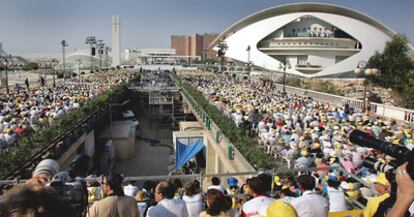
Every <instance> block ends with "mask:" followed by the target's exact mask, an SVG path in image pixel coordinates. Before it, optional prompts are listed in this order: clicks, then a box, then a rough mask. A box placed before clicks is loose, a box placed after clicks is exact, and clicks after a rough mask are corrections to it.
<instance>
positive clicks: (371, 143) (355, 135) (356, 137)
mask: <svg viewBox="0 0 414 217" xmlns="http://www.w3.org/2000/svg"><path fill="white" fill-rule="evenodd" d="M349 141H351V142H352V143H354V144H356V145H359V146H364V147H368V148H373V149H376V150H378V151H381V152H382V153H384V154H386V155H389V156H391V157H393V158H394V159H395V160H394V161H393V162H392V164H393V165H394V167H395V168H396V167H398V166H400V165H402V164H404V163H405V162H408V165H407V172H408V174H409V175H410V177H411V179H413V180H414V151H411V150H410V149H408V148H406V147H404V146H401V145H398V144H392V143H389V142H384V141H381V140H378V139H376V138H374V137H372V136H370V135H369V134H368V133H366V132H363V131H361V130H353V131H352V132H351V133H350V135H349Z"/></svg>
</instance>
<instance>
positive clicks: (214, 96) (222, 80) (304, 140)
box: [181, 73, 414, 216]
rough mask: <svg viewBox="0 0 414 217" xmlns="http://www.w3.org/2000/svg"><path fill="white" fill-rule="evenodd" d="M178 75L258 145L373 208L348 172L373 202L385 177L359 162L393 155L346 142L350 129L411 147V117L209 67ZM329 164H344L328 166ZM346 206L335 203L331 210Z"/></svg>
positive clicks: (383, 190) (384, 194)
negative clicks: (384, 114) (399, 118)
mask: <svg viewBox="0 0 414 217" xmlns="http://www.w3.org/2000/svg"><path fill="white" fill-rule="evenodd" d="M181 76H182V78H184V80H185V81H187V82H188V83H190V84H191V85H192V86H193V87H194V88H196V89H197V90H198V91H200V92H201V93H202V94H203V95H204V96H205V98H206V99H209V101H210V103H211V104H212V105H214V106H215V107H216V108H217V109H219V110H221V111H223V113H224V114H225V115H226V116H228V117H229V118H230V119H231V120H233V121H234V124H235V126H236V127H239V128H242V129H244V130H245V132H246V134H248V135H250V136H251V137H253V138H255V139H257V141H258V144H259V145H260V146H261V148H262V149H263V151H265V152H266V153H268V154H269V155H272V156H274V157H275V158H276V159H280V160H283V161H284V162H286V163H287V166H288V167H290V168H292V169H299V170H305V169H308V168H314V167H316V168H317V172H316V174H315V175H316V177H317V178H318V179H319V180H321V181H323V182H327V183H326V186H328V188H326V190H325V191H326V192H327V193H328V194H331V193H332V192H336V191H338V190H339V191H342V192H346V194H347V197H348V198H351V199H352V200H357V201H359V202H362V204H363V205H367V207H370V208H372V209H373V210H372V211H373V212H374V213H375V210H376V209H377V208H378V206H375V205H372V204H370V203H369V202H367V199H369V198H372V197H373V196H374V192H375V191H372V190H370V189H369V188H361V187H363V186H362V185H361V183H360V182H357V181H356V180H355V179H352V178H350V177H352V176H353V177H359V178H362V180H364V181H365V182H366V183H368V184H374V185H375V187H376V190H377V194H376V195H378V193H379V195H381V198H380V200H377V202H376V205H378V203H380V202H381V201H383V200H385V199H386V198H388V197H389V186H390V185H389V181H388V180H387V179H386V178H385V177H384V174H383V173H379V172H377V171H376V170H374V169H373V168H371V167H369V166H368V167H367V166H366V165H364V164H363V162H364V161H365V160H366V159H374V160H375V161H378V162H382V163H389V162H391V161H392V160H393V158H392V157H390V156H387V155H385V154H384V153H381V152H379V151H378V150H375V149H372V148H367V147H362V146H358V145H356V144H353V143H351V142H350V141H349V134H350V132H351V131H353V130H355V129H358V130H362V131H364V132H366V133H368V134H369V135H370V136H372V137H374V138H377V139H379V140H382V141H386V142H390V143H393V144H396V145H401V146H403V147H406V148H408V149H409V150H411V149H412V148H413V147H414V142H413V139H412V136H413V129H412V124H411V123H407V122H404V123H397V122H396V121H393V120H391V121H384V120H382V119H381V118H379V117H376V116H374V115H371V114H370V113H363V112H359V111H355V110H354V108H352V107H350V106H349V105H333V104H330V103H327V102H321V101H317V100H315V99H312V98H309V97H303V96H298V95H291V94H285V93H282V92H280V91H277V90H276V88H275V87H273V85H272V83H271V82H269V81H266V80H260V79H257V80H246V79H244V80H236V79H234V78H232V77H229V76H225V75H216V74H209V73H203V74H198V75H197V74H194V73H191V74H190V73H187V74H181ZM331 167H334V168H335V167H337V168H343V169H344V170H343V171H342V170H340V169H334V170H330V169H329V168H331ZM329 183H331V185H328V184H329ZM335 195H336V194H335ZM361 196H362V197H361ZM348 208H349V207H347V206H345V205H340V206H339V207H338V208H337V209H335V210H338V211H339V210H346V209H348ZM367 215H368V214H367ZM368 216H372V215H368Z"/></svg>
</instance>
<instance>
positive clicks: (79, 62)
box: [78, 59, 82, 82]
mask: <svg viewBox="0 0 414 217" xmlns="http://www.w3.org/2000/svg"><path fill="white" fill-rule="evenodd" d="M81 63H82V61H81V60H80V59H78V74H79V82H80V81H81V71H80V65H81Z"/></svg>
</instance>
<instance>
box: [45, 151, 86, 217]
mask: <svg viewBox="0 0 414 217" xmlns="http://www.w3.org/2000/svg"><path fill="white" fill-rule="evenodd" d="M91 167H92V160H91V158H90V157H89V156H88V155H77V156H76V157H75V158H74V159H73V161H72V162H71V164H70V168H69V170H67V171H62V172H59V173H57V174H56V175H55V177H54V178H53V180H52V182H51V183H50V186H51V187H52V188H54V189H55V190H56V191H57V192H58V194H59V195H61V196H62V197H64V198H66V199H67V200H68V201H69V203H70V204H71V206H72V207H73V209H74V210H75V213H76V217H81V216H86V208H87V207H88V190H87V188H86V182H85V181H84V177H85V176H86V175H87V173H88V171H89V170H90V169H91Z"/></svg>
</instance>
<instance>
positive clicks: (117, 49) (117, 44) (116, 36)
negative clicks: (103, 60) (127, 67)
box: [112, 16, 121, 67]
mask: <svg viewBox="0 0 414 217" xmlns="http://www.w3.org/2000/svg"><path fill="white" fill-rule="evenodd" d="M120 22H121V21H120V18H119V16H112V66H113V67H116V66H120V65H121V26H120Z"/></svg>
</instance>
